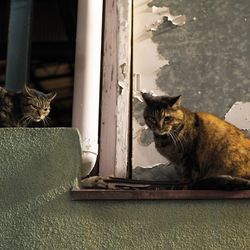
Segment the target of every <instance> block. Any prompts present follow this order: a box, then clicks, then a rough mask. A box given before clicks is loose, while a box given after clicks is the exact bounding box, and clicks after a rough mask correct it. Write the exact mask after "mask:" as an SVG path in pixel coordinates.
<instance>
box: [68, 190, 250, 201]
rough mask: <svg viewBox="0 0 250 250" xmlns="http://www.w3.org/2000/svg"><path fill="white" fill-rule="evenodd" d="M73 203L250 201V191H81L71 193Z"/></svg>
mask: <svg viewBox="0 0 250 250" xmlns="http://www.w3.org/2000/svg"><path fill="white" fill-rule="evenodd" d="M71 199H72V200H73V201H81V200H225V199H250V190H241V191H220V190H216V191H215V190H198V191H197V190H110V189H80V190H72V191H71Z"/></svg>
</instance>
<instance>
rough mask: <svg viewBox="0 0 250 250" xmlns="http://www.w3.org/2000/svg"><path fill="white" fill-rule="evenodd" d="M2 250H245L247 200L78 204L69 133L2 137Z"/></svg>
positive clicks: (76, 155) (76, 146) (76, 161)
mask: <svg viewBox="0 0 250 250" xmlns="http://www.w3.org/2000/svg"><path fill="white" fill-rule="evenodd" d="M0 155H1V157H0V171H1V175H0V178H1V185H0V192H1V198H0V249H1V250H2V249H11V250H15V249H18V250H21V249H25V250H28V249H42V250H44V249H67V250H69V249H74V250H75V249H87V250H89V249H94V250H95V249H108V250H110V249H115V250H118V249H136V250H137V249H182V250H183V249H230V250H231V249H249V245H250V237H249V236H250V232H249V228H250V222H249V221H250V220H249V219H250V210H249V205H250V202H249V201H244V200H240V201H236V200H235V201H147V202H146V201H133V202H132V201H116V202H113V201H98V202H97V201H88V202H86V201H83V202H72V201H71V200H70V196H69V189H70V187H71V184H72V182H73V181H74V179H75V177H76V176H77V173H78V172H79V168H80V143H79V137H78V133H77V131H75V130H73V129H1V130H0Z"/></svg>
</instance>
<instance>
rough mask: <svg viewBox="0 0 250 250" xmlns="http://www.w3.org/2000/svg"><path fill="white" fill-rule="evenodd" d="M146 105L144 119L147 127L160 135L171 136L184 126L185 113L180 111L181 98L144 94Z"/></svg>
mask: <svg viewBox="0 0 250 250" xmlns="http://www.w3.org/2000/svg"><path fill="white" fill-rule="evenodd" d="M142 97H143V99H144V101H145V103H146V107H145V110H144V114H143V115H144V119H145V122H146V124H147V126H148V127H149V128H150V129H151V130H152V131H153V132H154V133H155V134H158V135H171V134H173V133H174V134H175V133H177V132H178V130H179V129H180V128H181V127H182V126H183V124H184V113H183V111H182V110H181V109H180V96H176V97H169V96H153V95H151V94H149V93H142Z"/></svg>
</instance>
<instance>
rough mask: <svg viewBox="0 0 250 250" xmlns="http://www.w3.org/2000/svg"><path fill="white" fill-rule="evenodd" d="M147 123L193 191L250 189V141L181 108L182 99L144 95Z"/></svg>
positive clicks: (229, 127)
mask: <svg viewBox="0 0 250 250" xmlns="http://www.w3.org/2000/svg"><path fill="white" fill-rule="evenodd" d="M142 97H143V99H144V101H145V103H146V107H145V110H144V119H145V122H146V124H147V125H148V127H149V128H150V129H151V130H152V131H153V134H154V140H155V147H156V149H157V151H158V152H159V153H160V154H161V155H163V156H164V157H166V158H167V159H168V160H169V161H171V162H173V163H174V164H175V166H176V171H177V173H178V175H179V176H180V178H181V180H182V182H188V183H189V185H188V186H187V188H190V189H225V190H226V189H228V190H230V189H250V180H248V178H250V139H249V138H247V137H246V135H245V134H244V132H242V131H241V130H239V129H238V128H236V127H235V126H233V125H231V124H230V123H228V122H226V121H223V120H221V119H220V118H218V117H216V116H214V115H212V114H209V113H205V112H198V113H194V112H191V111H189V110H188V109H186V108H184V107H182V106H181V100H180V96H177V97H169V96H153V95H151V94H149V93H142Z"/></svg>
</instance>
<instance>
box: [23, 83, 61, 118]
mask: <svg viewBox="0 0 250 250" xmlns="http://www.w3.org/2000/svg"><path fill="white" fill-rule="evenodd" d="M23 95H24V98H23V113H24V118H25V119H27V120H28V121H31V122H40V121H43V120H45V119H46V117H47V116H48V114H49V112H50V103H51V101H52V100H53V99H54V98H55V96H56V94H55V93H49V94H44V93H42V92H40V91H37V90H35V89H31V88H28V87H27V86H25V89H24V92H23Z"/></svg>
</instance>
